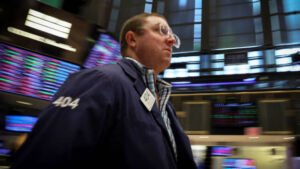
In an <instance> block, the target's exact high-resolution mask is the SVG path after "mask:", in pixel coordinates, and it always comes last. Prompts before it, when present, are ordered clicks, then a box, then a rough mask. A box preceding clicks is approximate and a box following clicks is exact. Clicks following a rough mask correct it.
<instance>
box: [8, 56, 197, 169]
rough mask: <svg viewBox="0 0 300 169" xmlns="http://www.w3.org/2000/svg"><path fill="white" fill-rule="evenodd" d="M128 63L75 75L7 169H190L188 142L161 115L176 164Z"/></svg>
mask: <svg viewBox="0 0 300 169" xmlns="http://www.w3.org/2000/svg"><path fill="white" fill-rule="evenodd" d="M145 89H146V86H145V84H144V82H143V80H142V77H141V76H140V75H139V71H137V68H136V67H135V65H134V64H133V63H132V61H130V60H127V59H123V60H120V61H119V62H118V63H117V64H115V65H107V66H101V67H97V68H93V69H85V70H81V71H79V72H76V73H74V74H72V75H70V77H69V78H68V79H67V80H66V82H65V83H64V84H63V85H62V87H61V88H60V90H59V91H58V92H57V94H56V96H55V98H54V99H53V101H52V102H51V103H50V104H49V106H48V107H47V108H46V109H45V110H44V111H43V112H42V113H41V114H40V117H39V120H38V122H37V123H36V125H35V127H34V129H33V131H32V132H31V133H30V134H29V136H28V139H27V140H26V141H25V143H24V144H23V146H22V147H21V148H20V149H19V151H17V153H16V154H15V156H14V157H13V164H12V169H79V168H80V169H89V168H95V169H103V168H110V169H195V168H196V166H195V163H194V160H193V155H192V152H191V147H190V143H189V140H188V137H187V136H186V135H185V133H184V131H183V129H182V128H181V126H180V124H179V121H178V120H177V118H176V115H175V110H174V108H173V106H172V105H171V104H170V103H168V106H167V111H168V113H169V118H170V121H171V127H172V129H173V132H174V137H175V140H176V144H177V159H176V158H175V155H174V152H173V151H172V145H171V142H170V140H169V136H168V133H167V130H166V128H165V125H164V122H163V119H162V118H161V115H160V112H159V110H158V107H157V106H156V105H154V106H153V107H152V109H151V112H149V111H148V110H147V109H146V107H145V105H144V104H143V103H142V102H141V100H140V97H141V96H142V94H143V92H144V91H145ZM95 166H96V167H95Z"/></svg>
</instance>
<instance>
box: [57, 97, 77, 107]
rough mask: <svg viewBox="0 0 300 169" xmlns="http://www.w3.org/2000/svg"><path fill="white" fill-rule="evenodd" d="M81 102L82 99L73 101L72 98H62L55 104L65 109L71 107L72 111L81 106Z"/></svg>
mask: <svg viewBox="0 0 300 169" xmlns="http://www.w3.org/2000/svg"><path fill="white" fill-rule="evenodd" d="M79 100H80V98H77V99H75V100H73V99H72V97H64V96H60V97H59V98H58V99H57V100H55V101H54V102H53V104H54V105H55V106H56V107H62V108H64V107H68V106H70V107H71V108H72V109H75V108H76V107H77V106H78V104H79Z"/></svg>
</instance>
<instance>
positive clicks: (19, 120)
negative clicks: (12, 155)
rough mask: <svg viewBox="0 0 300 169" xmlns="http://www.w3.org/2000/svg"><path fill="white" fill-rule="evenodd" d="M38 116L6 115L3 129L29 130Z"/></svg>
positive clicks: (26, 131)
mask: <svg viewBox="0 0 300 169" xmlns="http://www.w3.org/2000/svg"><path fill="white" fill-rule="evenodd" d="M37 120H38V118H37V117H35V116H29V115H6V116H5V130H6V131H11V132H23V133H28V132H31V130H32V128H33V126H34V125H35V123H36V122H37Z"/></svg>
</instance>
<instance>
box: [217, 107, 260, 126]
mask: <svg viewBox="0 0 300 169" xmlns="http://www.w3.org/2000/svg"><path fill="white" fill-rule="evenodd" d="M212 118H213V119H212V124H213V126H219V127H248V126H256V125H257V110H256V105H255V103H252V102H248V103H237V102H232V103H214V104H213V110H212Z"/></svg>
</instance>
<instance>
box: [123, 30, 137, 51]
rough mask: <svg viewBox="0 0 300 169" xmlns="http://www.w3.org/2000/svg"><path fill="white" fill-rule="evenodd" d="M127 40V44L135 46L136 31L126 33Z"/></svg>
mask: <svg viewBox="0 0 300 169" xmlns="http://www.w3.org/2000/svg"><path fill="white" fill-rule="evenodd" d="M125 40H126V42H127V46H128V47H131V48H134V47H135V45H136V39H135V33H134V32H133V31H128V32H127V33H126V34H125Z"/></svg>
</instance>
